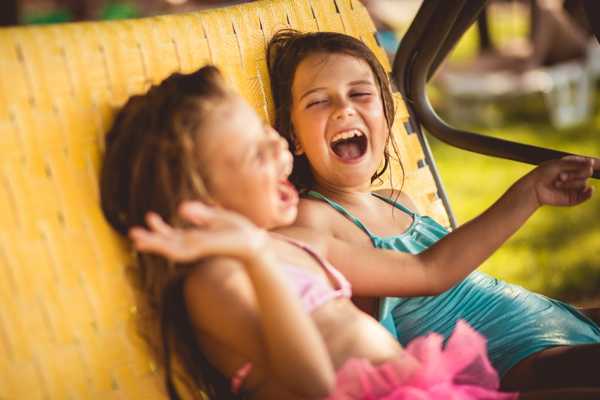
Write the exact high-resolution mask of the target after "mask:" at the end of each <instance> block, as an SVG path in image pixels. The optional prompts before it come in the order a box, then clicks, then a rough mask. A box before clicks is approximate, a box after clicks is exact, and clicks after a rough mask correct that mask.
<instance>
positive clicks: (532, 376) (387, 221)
mask: <svg viewBox="0 0 600 400" xmlns="http://www.w3.org/2000/svg"><path fill="white" fill-rule="evenodd" d="M268 63H269V72H270V76H271V85H272V90H273V97H274V100H275V110H276V123H275V127H276V129H277V130H278V131H279V132H280V133H281V134H282V135H283V136H284V137H285V138H286V139H287V141H288V143H289V146H290V148H291V149H292V150H293V153H294V169H293V171H292V174H291V180H292V182H293V183H294V184H295V185H297V187H298V188H300V189H301V190H302V191H303V192H302V193H303V194H304V196H303V197H302V198H301V199H300V203H299V212H298V218H297V220H296V222H295V223H294V225H295V226H296V227H301V228H303V229H309V230H312V231H313V232H315V233H316V232H318V233H319V234H323V233H325V234H328V235H330V236H334V237H336V238H337V239H339V240H342V241H344V242H346V243H348V244H350V245H351V246H353V247H354V248H355V249H362V248H365V247H376V248H381V249H393V250H396V251H399V252H407V253H413V254H419V253H420V254H425V253H427V249H433V248H434V247H435V246H437V245H438V244H440V243H442V242H444V241H445V240H448V239H449V238H451V237H453V236H454V235H458V234H462V230H463V229H470V228H472V226H473V224H478V225H479V226H480V228H481V229H479V230H478V231H477V234H476V235H474V236H472V237H469V238H468V237H467V236H464V239H465V240H457V241H455V243H456V245H455V246H454V247H452V251H451V252H449V253H448V254H447V258H446V261H445V262H446V265H448V266H449V265H452V264H458V265H462V264H463V263H465V262H468V261H469V260H471V261H474V260H472V259H470V257H469V255H470V254H472V252H473V251H474V250H475V249H477V248H490V249H491V247H494V249H495V248H497V246H500V245H501V243H503V242H504V241H505V240H506V239H508V237H509V236H510V235H512V234H513V233H514V231H516V229H518V227H516V226H515V229H514V230H512V229H506V228H507V227H508V226H510V224H508V225H507V222H508V220H507V219H506V218H505V216H504V214H503V213H496V211H495V210H497V205H498V203H496V204H495V205H494V206H492V207H491V208H490V209H488V210H487V211H485V212H484V213H483V214H481V215H480V216H479V217H477V218H475V219H474V220H472V221H471V222H469V223H467V224H465V225H463V226H461V227H460V228H458V229H456V230H455V231H454V232H453V233H449V232H447V231H446V229H444V228H443V227H442V226H441V225H439V224H438V223H437V222H435V221H434V220H433V219H431V218H429V217H424V216H421V215H419V214H417V213H416V212H415V211H414V210H415V205H414V204H413V203H412V202H411V200H410V198H409V197H408V196H407V195H406V194H405V193H402V192H400V191H391V190H385V191H379V192H372V191H371V184H372V182H373V181H374V180H375V179H377V177H379V176H381V174H382V173H383V170H384V169H385V168H387V167H388V165H389V162H390V161H389V160H390V157H389V155H388V152H387V151H388V149H389V148H390V147H391V148H393V149H395V146H394V143H393V137H392V136H391V135H390V129H391V125H392V121H393V120H394V118H393V114H394V110H393V103H392V100H391V98H392V97H391V93H390V85H389V82H388V80H387V76H386V75H385V73H384V70H383V68H382V66H381V65H380V64H379V63H378V61H377V59H376V57H375V55H374V54H373V53H372V52H371V51H370V50H369V48H368V47H367V46H366V45H365V44H364V43H362V42H361V41H360V40H357V39H355V38H353V37H351V36H348V35H344V34H340V33H332V32H316V33H299V32H297V31H290V30H285V31H281V32H279V33H277V34H276V35H275V36H274V37H273V38H272V39H271V42H270V44H269V47H268ZM388 143H391V145H392V146H389V145H388ZM396 154H398V152H397V151H396ZM588 161H589V162H590V163H593V161H591V160H588ZM595 163H596V167H595V168H599V166H600V165H599V164H600V161H599V160H595ZM534 171H535V170H534ZM565 177H566V176H565ZM525 179H527V175H526V177H525ZM519 182H520V181H517V184H516V185H517V186H519V185H520V183H519ZM568 186H569V185H565V184H563V183H561V182H556V185H555V186H553V188H552V190H550V191H546V190H547V189H540V188H534V187H531V188H530V189H529V190H531V191H532V192H531V193H535V194H536V196H537V199H538V200H541V199H543V198H546V199H550V198H552V199H553V201H554V200H557V199H558V198H560V197H562V195H559V192H560V191H561V190H562V188H566V187H568ZM513 190H514V186H513V187H512V188H511V189H509V191H508V192H507V194H509V193H511V191H513ZM550 193H552V194H550ZM507 194H505V195H504V196H503V197H502V198H501V200H500V202H502V201H503V199H504V198H505V196H506V195H507ZM546 195H550V197H546ZM563 200H567V199H566V198H563ZM542 202H544V201H542ZM512 204H513V205H512V207H514V210H513V211H514V212H515V213H517V214H521V215H522V216H523V217H525V216H526V215H530V212H531V211H532V210H533V209H532V208H528V207H529V206H528V205H527V203H526V202H521V201H516V202H513V203H512ZM553 204H556V205H567V204H569V202H568V201H565V202H563V201H561V202H558V203H553ZM394 211H395V212H394ZM442 238H443V239H442ZM436 243H437V244H436ZM491 252H492V251H490V252H489V253H488V255H489V254H491ZM485 258H487V256H486V257H485ZM485 258H481V259H478V260H477V261H476V263H477V264H479V263H481V262H483V261H484V259H485ZM473 268H475V266H473ZM340 269H341V271H342V273H344V274H345V275H346V276H347V277H348V279H349V280H350V281H351V282H352V284H353V285H354V287H355V294H356V295H362V296H363V297H361V298H358V299H356V302H357V304H359V305H360V307H361V308H362V309H363V310H365V311H367V312H368V313H370V314H371V315H373V316H378V317H379V319H380V320H381V322H382V323H383V324H384V326H386V328H388V330H390V332H392V334H394V335H395V336H396V337H397V339H398V340H399V341H400V343H402V344H406V343H408V342H409V341H410V340H412V339H413V338H415V337H418V336H422V335H425V334H427V333H430V332H437V333H439V334H442V335H443V336H445V337H448V335H449V334H450V333H451V332H452V329H453V327H454V326H455V324H456V322H457V321H458V320H459V319H461V318H462V319H465V320H466V321H467V322H468V323H469V324H471V325H472V326H473V327H474V328H475V329H476V330H477V331H478V332H479V333H481V334H483V335H484V336H485V337H486V338H487V339H488V346H489V351H490V359H491V361H492V363H493V365H494V367H495V368H497V369H498V371H499V373H500V375H501V376H502V377H503V384H504V385H505V387H507V388H510V389H512V390H529V389H542V388H543V389H546V388H563V387H578V386H581V387H599V386H600V380H599V379H598V376H597V374H596V373H595V372H594V371H595V367H594V366H595V365H596V364H597V363H598V361H600V327H599V326H598V321H599V320H600V315H599V313H598V310H584V312H580V310H577V309H575V308H574V307H571V306H569V305H567V304H565V303H562V302H560V301H557V300H554V299H550V298H547V297H544V296H541V295H538V294H535V293H531V292H529V291H527V290H526V289H524V288H522V287H519V286H515V285H511V284H508V283H506V282H502V281H500V280H497V279H495V278H493V277H491V276H488V275H486V274H484V273H481V272H478V271H475V272H473V273H471V274H469V275H468V276H467V277H466V278H465V279H461V280H459V281H456V282H455V283H456V284H455V285H453V286H451V287H437V288H435V287H433V286H432V287H422V288H419V289H417V288H416V287H413V286H412V285H411V284H408V283H406V281H405V275H404V271H403V270H402V269H401V268H398V269H395V270H393V269H392V270H388V269H386V268H385V267H383V266H381V265H379V264H378V263H376V262H371V263H369V264H368V265H365V266H363V268H362V269H360V270H346V269H344V268H343V265H340ZM448 271H450V269H449V270H448ZM448 289H449V290H448ZM375 296H401V297H388V298H385V300H384V301H383V303H382V304H378V299H377V297H375ZM411 296H422V297H411ZM593 319H595V321H594V320H593Z"/></svg>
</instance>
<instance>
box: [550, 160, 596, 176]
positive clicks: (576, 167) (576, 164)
mask: <svg viewBox="0 0 600 400" xmlns="http://www.w3.org/2000/svg"><path fill="white" fill-rule="evenodd" d="M559 166H560V167H561V169H562V170H563V171H566V172H573V171H581V172H582V173H584V172H585V173H587V174H588V175H589V176H591V175H592V174H593V172H594V169H595V168H597V167H600V160H598V159H597V158H591V157H581V156H566V157H563V158H561V159H560V160H559Z"/></svg>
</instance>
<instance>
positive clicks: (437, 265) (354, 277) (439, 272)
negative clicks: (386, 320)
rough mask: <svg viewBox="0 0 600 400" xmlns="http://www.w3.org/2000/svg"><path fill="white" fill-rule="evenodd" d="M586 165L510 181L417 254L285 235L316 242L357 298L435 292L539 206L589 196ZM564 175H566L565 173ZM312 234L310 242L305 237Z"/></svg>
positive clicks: (568, 162)
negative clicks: (479, 211) (469, 216)
mask: <svg viewBox="0 0 600 400" xmlns="http://www.w3.org/2000/svg"><path fill="white" fill-rule="evenodd" d="M591 166H592V161H589V160H588V161H585V162H583V161H581V160H578V159H572V158H569V159H562V160H556V161H553V162H550V163H547V164H546V165H544V166H542V167H538V168H536V169H535V170H533V171H532V172H531V173H530V174H528V175H526V176H525V177H523V178H521V179H520V180H519V181H517V183H515V184H514V185H513V186H512V187H511V188H510V189H509V190H508V191H507V192H506V193H505V194H504V195H503V196H502V197H501V198H500V199H499V200H498V201H497V202H496V203H495V204H494V205H492V206H491V207H490V208H489V209H488V210H486V211H485V212H484V213H483V214H481V215H480V216H478V217H477V218H475V219H473V220H472V221H470V222H468V223H467V224H464V225H463V226H461V227H459V228H458V229H456V230H455V231H454V232H452V233H450V234H448V235H447V236H446V237H445V238H443V239H442V240H440V241H439V242H437V243H436V244H434V245H433V246H431V247H430V248H429V249H428V250H426V251H424V252H423V253H421V254H419V255H411V254H405V253H399V252H395V251H390V250H380V249H373V248H363V247H356V246H352V245H350V244H348V243H345V242H343V241H340V240H337V239H335V238H332V237H331V236H325V235H321V236H318V238H317V239H315V237H314V235H318V234H317V233H315V232H314V231H308V230H306V229H304V230H303V229H301V228H294V229H290V230H289V233H290V234H291V235H294V236H297V237H299V238H301V239H304V240H307V241H309V242H312V241H315V240H316V241H319V242H320V243H321V244H322V245H323V250H324V252H325V253H326V257H327V258H328V259H329V261H330V262H332V263H333V264H334V265H335V266H336V267H338V268H339V269H340V270H341V271H342V272H343V273H344V274H345V275H346V277H347V278H348V279H349V280H350V282H352V285H353V289H354V293H355V294H357V295H365V296H370V295H378V296H385V295H395V296H415V295H432V294H438V293H441V292H443V291H445V290H447V289H449V288H450V287H452V286H453V285H454V284H456V283H457V282H459V281H460V280H461V279H463V278H464V277H465V276H467V275H468V274H469V273H470V272H471V271H473V270H474V269H475V268H477V267H478V266H479V265H480V264H481V263H482V262H483V261H484V260H485V259H486V258H488V257H489V256H490V255H491V254H492V253H493V252H494V251H495V250H496V249H497V248H498V247H499V246H500V245H501V244H502V243H504V242H505V241H506V240H507V239H508V238H509V237H510V236H511V235H512V234H513V233H514V232H516V230H518V229H519V228H520V227H521V226H522V225H523V223H524V222H525V221H526V220H527V219H528V218H529V217H530V216H531V214H532V213H533V212H535V210H537V208H538V207H539V206H540V205H542V204H554V205H574V204H578V203H581V202H583V201H585V200H587V199H588V198H589V197H590V196H591V188H589V187H588V186H587V184H586V179H587V177H589V176H590V175H591V173H592V167H591ZM565 174H566V175H565ZM311 236H312V238H311Z"/></svg>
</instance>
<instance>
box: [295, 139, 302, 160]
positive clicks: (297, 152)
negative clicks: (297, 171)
mask: <svg viewBox="0 0 600 400" xmlns="http://www.w3.org/2000/svg"><path fill="white" fill-rule="evenodd" d="M302 154H304V149H303V148H302V145H301V144H300V142H298V141H297V140H294V155H296V156H301V155H302Z"/></svg>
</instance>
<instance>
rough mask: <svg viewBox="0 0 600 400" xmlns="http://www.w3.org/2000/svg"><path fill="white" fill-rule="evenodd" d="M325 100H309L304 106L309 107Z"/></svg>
mask: <svg viewBox="0 0 600 400" xmlns="http://www.w3.org/2000/svg"><path fill="white" fill-rule="evenodd" d="M326 101H327V100H315V101H311V102H310V103H308V104H307V105H306V108H311V107H312V106H316V105H317V104H322V103H325V102H326Z"/></svg>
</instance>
